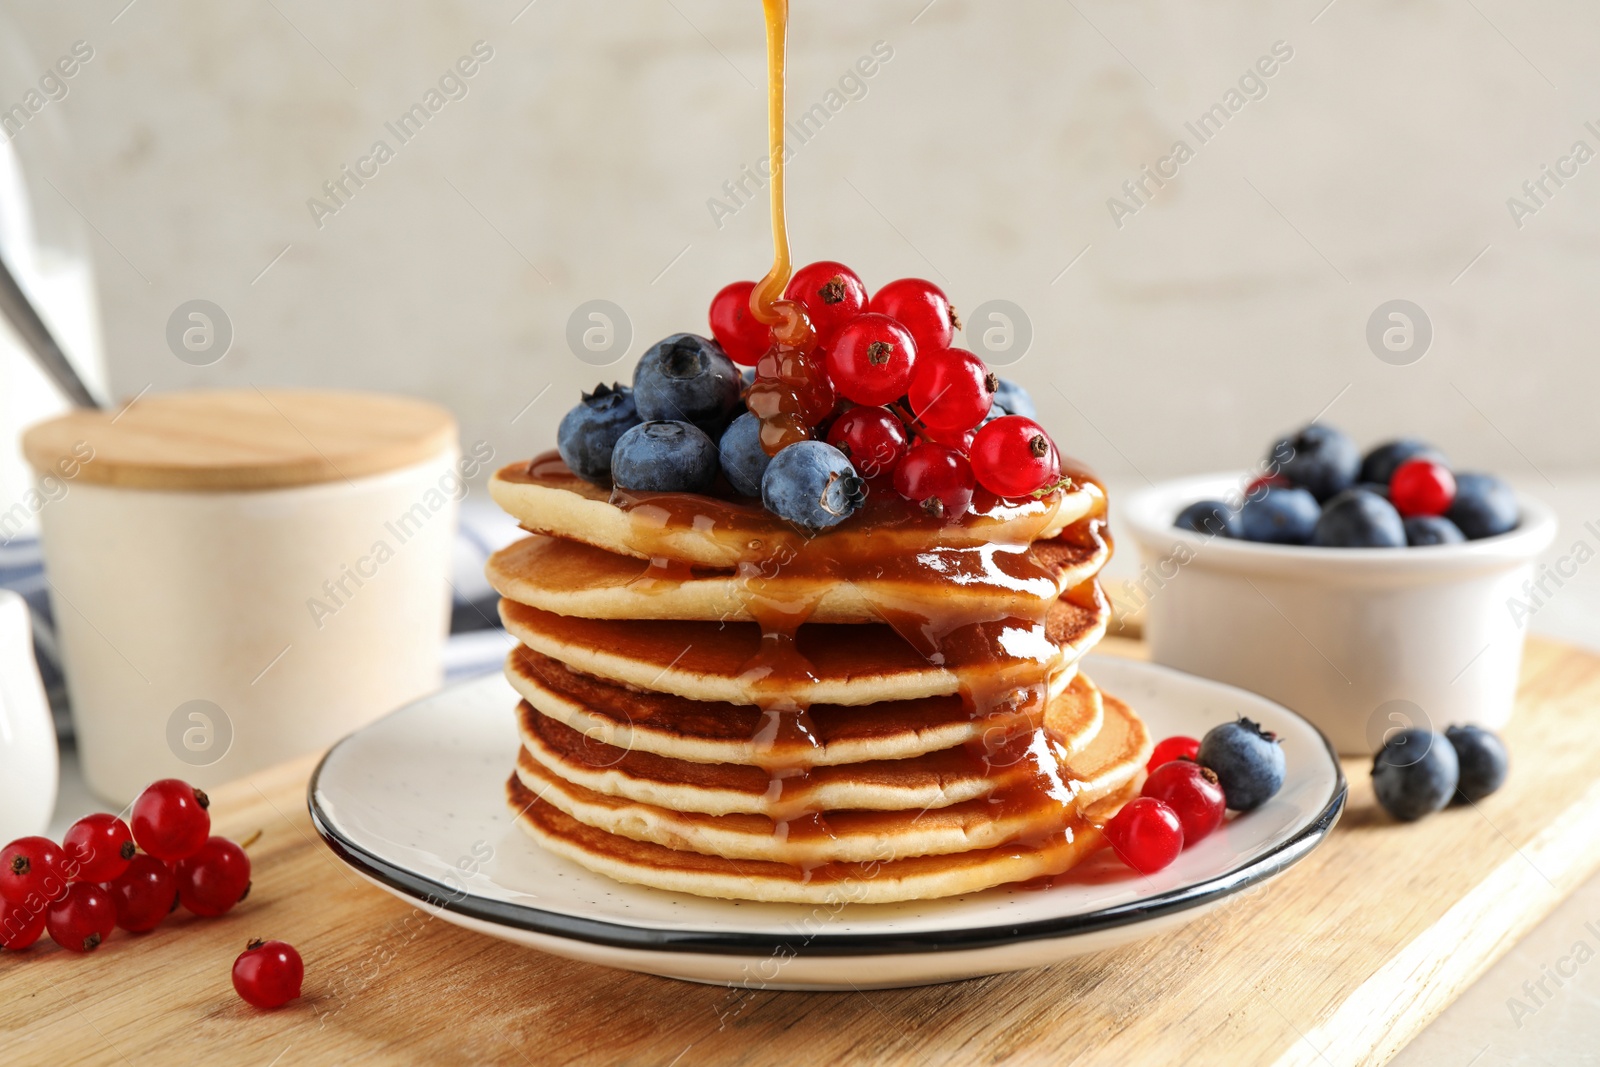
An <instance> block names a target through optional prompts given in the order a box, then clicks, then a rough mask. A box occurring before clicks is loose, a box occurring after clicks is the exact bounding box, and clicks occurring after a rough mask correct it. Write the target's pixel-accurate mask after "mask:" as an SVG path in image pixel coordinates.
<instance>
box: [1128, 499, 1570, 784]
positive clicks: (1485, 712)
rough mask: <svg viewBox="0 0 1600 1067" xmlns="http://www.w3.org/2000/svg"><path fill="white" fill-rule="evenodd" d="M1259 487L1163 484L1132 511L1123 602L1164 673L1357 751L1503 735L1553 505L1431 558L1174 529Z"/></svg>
mask: <svg viewBox="0 0 1600 1067" xmlns="http://www.w3.org/2000/svg"><path fill="white" fill-rule="evenodd" d="M1250 477H1251V475H1249V474H1213V475H1203V476H1199V477H1193V478H1183V479H1179V480H1177V481H1171V482H1163V483H1162V484H1160V485H1156V486H1152V487H1151V488H1148V489H1144V490H1141V491H1140V492H1137V493H1135V494H1133V495H1132V496H1131V497H1129V498H1128V499H1127V500H1126V502H1125V503H1124V504H1123V506H1122V508H1121V512H1122V519H1123V522H1122V523H1121V526H1122V528H1123V529H1124V530H1125V531H1127V532H1129V533H1131V535H1132V538H1133V540H1134V541H1135V542H1136V543H1137V544H1138V546H1139V555H1140V561H1141V568H1140V571H1139V576H1138V578H1137V579H1136V580H1134V581H1133V582H1132V583H1130V585H1129V587H1128V588H1127V589H1126V591H1125V596H1126V597H1131V599H1132V600H1133V602H1134V603H1135V604H1136V605H1141V606H1143V607H1144V611H1145V638H1146V640H1148V642H1149V644H1150V652H1151V656H1152V657H1153V658H1154V659H1155V661H1156V662H1157V663H1163V664H1166V665H1167V666H1169V667H1176V668H1177V669H1179V670H1183V671H1188V672H1190V673H1192V674H1199V675H1203V676H1205V677H1207V678H1215V679H1217V680H1218V681H1222V682H1227V683H1229V684H1231V685H1236V686H1239V687H1241V688H1244V689H1250V690H1253V691H1255V692H1257V693H1260V694H1262V695H1263V696H1266V697H1269V698H1271V699H1272V700H1275V701H1278V702H1279V703H1281V704H1284V705H1286V706H1287V707H1290V708H1293V709H1294V710H1295V711H1297V712H1299V713H1300V714H1301V715H1303V716H1305V717H1306V718H1307V719H1309V720H1310V721H1311V722H1312V723H1314V724H1315V725H1316V726H1317V727H1318V728H1319V729H1321V730H1322V732H1323V733H1324V734H1326V735H1327V736H1328V739H1329V740H1330V741H1331V742H1332V743H1333V745H1334V747H1336V748H1337V749H1338V750H1339V751H1340V752H1341V753H1344V754H1347V755H1357V754H1360V755H1369V754H1371V753H1372V752H1373V751H1374V750H1375V749H1377V748H1378V747H1380V746H1381V744H1382V742H1383V738H1384V736H1385V735H1386V734H1387V733H1388V732H1389V731H1390V730H1392V729H1395V728H1398V727H1405V726H1412V725H1416V726H1428V727H1431V728H1433V729H1439V730H1442V729H1443V728H1444V727H1445V726H1446V725H1453V724H1457V723H1475V724H1477V725H1480V726H1485V727H1489V728H1491V729H1498V728H1499V727H1501V726H1503V725H1504V724H1505V722H1506V720H1507V719H1508V718H1509V717H1510V715H1511V708H1512V701H1513V698H1514V696H1515V693H1516V686H1517V672H1518V669H1519V668H1520V665H1521V662H1522V643H1523V636H1524V632H1525V622H1526V615H1520V616H1519V614H1518V613H1517V611H1516V610H1515V605H1516V603H1518V602H1523V603H1525V602H1526V600H1527V594H1526V593H1525V592H1524V590H1523V583H1524V582H1525V581H1528V580H1530V579H1531V577H1532V572H1533V563H1534V560H1535V558H1536V557H1537V556H1538V554H1539V553H1540V552H1541V551H1542V550H1543V549H1545V548H1546V547H1547V546H1548V545H1549V544H1550V543H1551V541H1552V540H1553V539H1554V537H1555V534H1556V518H1555V514H1554V513H1553V512H1552V511H1551V510H1550V509H1549V508H1548V507H1546V506H1544V505H1543V504H1540V503H1538V502H1537V501H1533V500H1529V499H1527V498H1520V500H1519V503H1520V505H1521V508H1522V520H1521V523H1520V525H1519V526H1518V527H1517V528H1516V529H1515V530H1513V531H1511V532H1510V533H1507V534H1502V535H1501V536H1499V537H1490V538H1485V539H1483V540H1480V541H1468V542H1466V543H1465V544H1458V545H1434V546H1429V547H1426V548H1381V549H1355V548H1309V547H1301V546H1292V545H1267V544H1257V543H1254V542H1250V541H1235V540H1230V539H1227V538H1222V537H1214V538H1213V537H1206V536H1204V535H1202V534H1197V533H1191V532H1189V531H1186V530H1180V529H1178V528H1176V527H1174V526H1173V525H1172V522H1173V520H1174V519H1175V518H1176V517H1177V515H1178V513H1179V512H1180V511H1182V510H1183V508H1184V507H1186V506H1187V505H1189V504H1192V503H1193V502H1195V501H1197V500H1206V499H1226V500H1230V501H1233V500H1237V499H1238V498H1239V496H1240V494H1241V491H1242V487H1243V486H1244V485H1246V484H1247V483H1248V481H1249V479H1250Z"/></svg>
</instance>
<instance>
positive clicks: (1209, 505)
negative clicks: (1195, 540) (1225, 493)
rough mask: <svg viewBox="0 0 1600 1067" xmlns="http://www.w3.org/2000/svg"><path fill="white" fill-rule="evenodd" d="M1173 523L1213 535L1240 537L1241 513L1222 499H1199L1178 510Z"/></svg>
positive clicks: (1196, 531)
mask: <svg viewBox="0 0 1600 1067" xmlns="http://www.w3.org/2000/svg"><path fill="white" fill-rule="evenodd" d="M1172 525H1174V526H1176V527H1177V528H1178V529H1180V530H1193V531H1194V532H1195V533H1199V534H1209V535H1211V536H1212V537H1238V536H1239V529H1240V523H1239V515H1238V513H1237V512H1235V511H1230V510H1229V509H1228V505H1226V504H1224V503H1223V502H1222V501H1220V500H1197V501H1195V502H1194V503H1193V504H1190V505H1189V506H1188V507H1186V508H1184V509H1183V510H1182V511H1180V512H1178V517H1177V518H1176V519H1175V520H1173V523H1172Z"/></svg>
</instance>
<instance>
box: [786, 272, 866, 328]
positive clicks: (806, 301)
mask: <svg viewBox="0 0 1600 1067" xmlns="http://www.w3.org/2000/svg"><path fill="white" fill-rule="evenodd" d="M783 295H784V296H785V297H786V298H788V299H789V300H793V301H794V302H795V303H797V304H800V305H801V306H803V307H804V308H805V309H806V314H808V315H810V316H811V326H812V328H813V329H814V330H816V331H817V343H818V344H824V345H825V344H827V343H828V342H829V341H831V340H833V335H834V334H836V333H838V332H839V328H840V327H841V326H843V325H844V324H845V323H847V322H849V321H850V320H851V319H853V318H855V317H856V316H857V315H859V314H861V313H862V312H863V311H865V310H867V287H866V286H865V285H863V284H861V278H860V276H858V275H857V274H856V272H855V271H853V270H851V269H850V268H849V267H847V266H845V265H844V264H843V263H834V262H833V261H832V260H826V259H824V260H821V261H819V262H816V263H812V264H810V265H808V266H804V267H801V268H800V269H799V270H797V271H795V272H794V277H792V278H790V279H789V285H788V287H787V288H785V289H784V291H783Z"/></svg>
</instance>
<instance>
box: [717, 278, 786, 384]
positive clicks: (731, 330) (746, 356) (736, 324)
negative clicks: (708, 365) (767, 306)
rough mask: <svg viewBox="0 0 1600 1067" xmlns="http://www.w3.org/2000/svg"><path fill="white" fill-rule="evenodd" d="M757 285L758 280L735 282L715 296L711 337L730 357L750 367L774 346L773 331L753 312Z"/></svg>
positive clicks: (725, 286)
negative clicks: (751, 308) (751, 298)
mask: <svg viewBox="0 0 1600 1067" xmlns="http://www.w3.org/2000/svg"><path fill="white" fill-rule="evenodd" d="M755 287H756V283H755V282H731V283H729V284H728V285H724V286H723V287H722V289H721V290H719V291H718V293H717V295H716V296H714V297H712V298H711V316H710V317H711V336H712V337H714V338H716V341H717V344H719V345H721V346H722V350H723V351H724V352H726V353H727V354H728V358H729V359H731V360H733V361H734V362H735V363H740V364H743V365H744V366H746V367H754V366H755V365H756V360H758V359H760V358H761V357H762V355H763V354H765V352H766V351H767V349H769V348H771V347H772V332H771V330H770V329H769V328H768V327H767V324H766V323H764V322H762V321H761V320H760V319H758V318H756V317H755V316H754V315H753V314H751V313H750V293H751V292H752V291H753V290H754V289H755Z"/></svg>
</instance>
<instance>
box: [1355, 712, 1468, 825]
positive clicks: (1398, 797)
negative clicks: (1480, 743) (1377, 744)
mask: <svg viewBox="0 0 1600 1067" xmlns="http://www.w3.org/2000/svg"><path fill="white" fill-rule="evenodd" d="M1460 775H1461V765H1460V763H1459V761H1457V759H1456V750H1455V747H1454V746H1452V745H1451V744H1450V743H1449V742H1448V741H1446V740H1445V739H1444V738H1443V737H1441V736H1439V735H1438V734H1436V733H1434V732H1433V731H1432V730H1424V729H1421V728H1419V727H1412V728H1410V729H1407V730H1397V731H1395V732H1394V733H1392V734H1390V735H1389V737H1388V738H1387V739H1386V740H1385V741H1384V743H1383V748H1382V749H1381V750H1380V751H1379V752H1378V754H1377V755H1376V756H1374V757H1373V759H1372V791H1373V792H1374V793H1376V794H1377V795H1378V803H1379V804H1382V805H1383V810H1384V811H1387V812H1388V813H1389V814H1390V815H1393V816H1394V817H1395V818H1396V819H1400V820H1402V821H1404V822H1411V821H1413V820H1416V819H1420V818H1422V817H1423V816H1424V815H1431V814H1432V813H1433V812H1436V811H1438V810H1439V809H1440V808H1442V807H1444V806H1445V805H1446V804H1448V803H1449V802H1450V798H1451V797H1452V796H1454V795H1455V791H1456V783H1457V781H1458V780H1459V778H1460Z"/></svg>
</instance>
